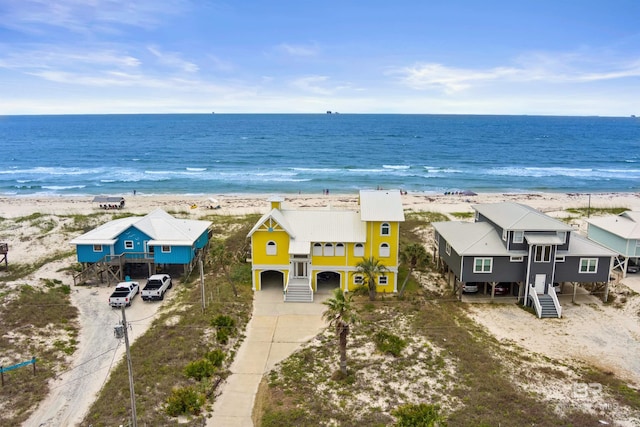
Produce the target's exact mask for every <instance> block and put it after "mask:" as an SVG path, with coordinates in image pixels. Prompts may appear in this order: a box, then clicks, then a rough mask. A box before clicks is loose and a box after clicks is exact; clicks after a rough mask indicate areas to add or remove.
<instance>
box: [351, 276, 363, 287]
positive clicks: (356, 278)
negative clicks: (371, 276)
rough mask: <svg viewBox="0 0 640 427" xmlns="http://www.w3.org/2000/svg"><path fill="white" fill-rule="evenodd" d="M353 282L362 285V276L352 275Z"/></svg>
mask: <svg viewBox="0 0 640 427" xmlns="http://www.w3.org/2000/svg"><path fill="white" fill-rule="evenodd" d="M353 283H354V284H356V285H362V284H363V283H364V277H363V276H362V275H360V274H356V275H355V276H353Z"/></svg>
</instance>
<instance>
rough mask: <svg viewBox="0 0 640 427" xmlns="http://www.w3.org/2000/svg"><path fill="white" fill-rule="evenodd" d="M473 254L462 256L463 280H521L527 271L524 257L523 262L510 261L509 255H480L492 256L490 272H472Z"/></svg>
mask: <svg viewBox="0 0 640 427" xmlns="http://www.w3.org/2000/svg"><path fill="white" fill-rule="evenodd" d="M474 258H476V257H475V256H473V257H472V256H467V257H465V258H464V266H463V272H462V281H463V282H521V281H522V280H523V279H524V277H525V275H526V272H527V264H526V259H527V258H526V257H525V259H524V261H523V262H511V261H509V259H510V258H509V257H481V258H493V268H492V271H491V273H474V272H473V265H474Z"/></svg>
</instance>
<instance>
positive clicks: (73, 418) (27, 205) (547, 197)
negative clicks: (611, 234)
mask: <svg viewBox="0 0 640 427" xmlns="http://www.w3.org/2000/svg"><path fill="white" fill-rule="evenodd" d="M210 197H211V198H215V199H217V201H218V204H219V205H220V208H219V209H210V208H209V206H210V205H212V202H211V201H209V198H210ZM269 197H270V195H267V194H258V195H208V196H190V195H171V196H168V195H161V196H144V195H136V196H133V195H129V196H126V197H125V198H126V205H125V207H124V209H123V210H122V211H121V212H122V213H134V214H147V213H149V212H151V211H152V210H154V209H157V208H162V209H164V210H166V211H167V212H169V213H177V212H179V213H181V214H188V215H189V216H190V217H192V218H193V219H198V218H202V217H205V216H206V217H207V219H209V220H212V221H214V222H215V215H245V214H262V213H265V212H268V210H269V203H268V201H267V199H268V198H269ZM284 198H285V201H286V203H287V205H289V206H292V207H304V208H318V209H321V208H322V209H324V208H326V207H327V206H332V207H334V208H355V207H356V206H357V194H356V193H354V194H332V195H309V194H293V195H284ZM402 199H403V204H404V208H405V211H406V212H412V211H415V212H418V211H430V212H439V213H443V214H447V215H449V216H451V214H452V213H457V212H473V209H472V207H471V206H472V205H473V204H476V203H494V202H500V201H506V200H509V201H515V202H520V203H523V204H526V205H529V206H531V207H534V208H536V209H539V210H541V211H543V212H545V213H547V214H549V215H551V216H555V217H567V216H569V214H568V213H567V212H565V211H564V210H565V209H567V208H587V207H589V206H590V207H591V208H612V207H623V208H627V209H629V210H640V193H601V194H591V195H589V194H565V193H530V194H503V193H484V194H478V195H476V196H464V195H429V194H406V195H403V196H402ZM92 200H93V197H91V196H83V197H80V196H77V197H65V196H59V197H57V196H56V197H53V196H52V197H0V217H2V218H4V219H8V220H10V219H16V218H20V217H26V216H29V215H34V214H42V215H50V216H52V218H54V221H55V222H56V223H57V224H59V225H60V224H62V223H64V221H65V217H67V218H68V217H69V216H71V215H75V214H81V215H88V214H92V213H95V212H101V211H103V209H101V208H100V207H99V206H98V204H95V203H92ZM114 212H118V211H117V210H116V211H114ZM451 217H452V216H451ZM452 219H453V217H452ZM7 222H8V223H10V224H11V226H10V227H6V226H3V227H0V242H4V243H8V244H9V257H8V258H9V263H10V264H11V263H12V262H16V263H30V262H35V261H37V260H39V259H42V258H44V257H46V256H47V255H51V254H54V253H56V252H59V251H61V250H71V249H73V247H72V246H71V245H68V243H67V242H68V240H70V239H69V237H68V236H67V235H64V234H62V231H60V233H56V231H55V230H54V231H53V232H47V233H42V231H41V230H40V229H38V228H37V227H34V226H33V224H32V222H31V221H20V222H16V221H7ZM0 224H2V221H0ZM574 225H575V226H576V227H577V228H578V229H579V230H581V231H583V232H584V231H585V230H586V223H585V221H584V219H579V220H577V221H576V223H575V224H574ZM58 228H60V227H58ZM78 234H79V233H78ZM428 234H430V233H428ZM73 237H76V236H72V237H71V238H73ZM430 249H431V248H429V250H428V251H429V252H431V250H430ZM72 262H75V257H69V258H67V259H63V260H60V261H56V262H54V263H50V264H47V265H45V266H43V267H42V268H41V269H39V270H38V271H36V272H35V273H33V274H31V275H30V276H29V277H26V278H23V279H20V280H19V281H17V282H15V283H7V284H5V285H3V286H4V287H8V288H11V287H13V286H18V285H20V284H22V283H33V284H37V283H39V281H40V279H41V278H47V279H59V280H62V281H63V283H66V284H69V285H73V283H72V280H71V279H70V277H69V276H68V275H67V274H65V273H63V272H60V269H61V268H63V267H67V266H68V265H69V263H72ZM0 274H2V273H1V272H0ZM639 276H640V275H639ZM616 286H617V288H616V287H615V286H614V292H615V291H616V289H618V290H619V291H621V292H627V291H628V290H629V288H635V289H634V290H635V291H636V292H640V277H639V278H637V279H636V278H635V277H631V278H629V279H625V281H623V282H622V283H617V284H616ZM107 292H108V290H106V289H95V288H94V289H91V290H87V289H75V290H74V292H72V301H73V302H74V304H77V305H78V307H79V309H80V318H79V324H80V325H81V328H82V329H81V331H80V335H79V347H78V351H77V352H76V353H75V355H74V356H73V357H72V360H70V365H72V366H73V365H80V364H81V363H82V361H81V360H79V358H80V359H82V358H83V357H86V358H89V357H90V356H91V354H93V353H95V351H96V350H95V346H96V345H99V344H101V345H102V346H106V349H107V350H108V349H109V346H111V347H112V346H113V343H111V344H108V345H107V344H104V342H102V343H101V341H104V336H105V334H109V333H110V331H106V332H105V330H104V328H103V327H102V328H101V330H90V328H88V327H86V326H84V325H92V324H94V325H95V324H96V320H95V316H96V313H95V304H101V303H102V302H103V301H106V295H107ZM583 298H585V301H586V302H585V301H581V302H580V304H579V305H575V306H571V307H569V308H567V309H566V311H565V319H557V321H556V322H555V323H553V324H551V323H550V322H546V321H541V320H538V319H535V318H534V317H533V316H530V315H528V314H527V313H525V312H524V311H523V310H520V309H518V308H516V307H515V306H513V305H508V306H507V305H505V306H504V307H500V308H498V309H490V310H483V308H482V306H481V305H478V306H477V307H474V308H473V309H472V310H471V313H472V316H473V318H474V319H475V320H476V321H477V322H479V323H480V324H482V325H484V326H485V327H486V328H487V330H489V331H490V332H491V333H493V334H494V335H495V336H496V337H497V338H498V339H499V340H507V341H510V342H516V343H517V344H518V345H520V346H522V347H524V348H526V349H527V350H529V351H533V352H536V353H540V354H543V355H545V356H547V357H550V358H556V359H567V358H573V359H575V360H580V361H582V362H585V363H591V364H595V365H596V366H598V367H601V368H603V369H607V370H611V371H613V372H615V373H616V375H619V376H620V377H621V378H624V379H626V380H628V381H630V382H633V383H636V384H638V383H640V366H639V365H640V364H639V363H636V362H634V361H635V360H637V355H638V354H640V323H639V322H638V311H639V309H640V297H639V296H637V295H635V296H633V295H631V296H629V297H628V298H627V302H626V305H625V306H624V308H623V309H620V308H615V307H613V306H612V305H603V304H602V303H601V302H600V301H599V300H598V299H597V298H596V297H593V296H589V295H585V296H584V297H583ZM104 304H106V302H105V303H104ZM134 305H135V304H134ZM137 306H140V307H141V308H139V310H144V311H140V312H139V313H133V312H132V319H134V320H135V319H147V320H146V321H145V322H140V323H138V324H137V325H136V326H135V331H134V337H133V338H134V339H135V337H137V336H140V335H141V334H143V333H144V332H145V331H146V328H147V327H148V326H149V325H150V324H151V322H152V320H153V315H154V314H155V311H154V310H157V308H155V309H154V308H152V307H158V305H155V306H152V305H142V304H137ZM142 307H144V308H142ZM131 308H135V307H133V306H132V307H131ZM127 316H129V314H127ZM514 316H515V317H514ZM516 317H517V318H518V319H519V320H518V322H514V318H516ZM103 320H104V322H107V323H108V324H109V325H110V324H112V323H115V322H116V321H117V320H118V316H116V315H114V314H113V313H109V314H108V315H107V317H105V318H104V319H103ZM505 324H508V325H509V327H508V328H505V327H504V325H505ZM595 325H597V326H595ZM550 336H553V337H554V338H555V341H554V342H553V344H550V342H549V339H548V338H549V337H550ZM621 337H623V338H624V340H625V341H624V345H621V344H620V342H619V340H620V339H621ZM525 338H526V339H525ZM89 349H91V351H89ZM122 350H123V349H122V348H119V349H118V352H117V354H116V360H117V358H120V357H121V354H122ZM112 355H113V353H112V352H111V353H108V356H109V359H111V357H112ZM1 362H8V363H10V362H13V361H12V360H1V358H0V363H1ZM108 362H109V360H107V361H104V362H100V363H101V365H99V366H97V367H96V368H95V371H96V372H94V374H92V375H85V374H82V375H78V373H77V372H75V371H73V370H70V371H68V372H66V373H63V374H62V375H61V376H59V377H58V378H57V379H56V380H53V381H52V384H51V393H50V395H49V397H48V398H47V400H46V401H45V402H43V403H42V404H41V405H40V407H39V408H38V410H37V411H36V412H35V413H34V414H33V416H32V417H31V418H30V420H29V422H28V423H27V424H28V425H40V424H41V423H45V424H44V425H54V424H55V425H62V424H65V425H75V424H77V423H79V422H80V421H81V420H82V418H83V416H84V414H85V413H86V412H87V410H88V409H89V406H90V404H91V402H92V401H93V399H94V397H95V394H96V393H97V392H98V391H99V390H100V388H101V386H102V384H103V383H104V381H105V380H106V378H107V376H108V373H109V370H110V367H111V366H110V364H109V363H108ZM74 375H76V376H78V379H77V380H76V379H74ZM74 390H75V391H74ZM46 423H49V424H46ZM60 423H62V424H60Z"/></svg>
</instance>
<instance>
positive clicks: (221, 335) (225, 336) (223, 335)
mask: <svg viewBox="0 0 640 427" xmlns="http://www.w3.org/2000/svg"><path fill="white" fill-rule="evenodd" d="M216 340H218V342H219V343H220V344H223V345H225V344H228V343H229V332H227V330H226V329H218V331H217V332H216Z"/></svg>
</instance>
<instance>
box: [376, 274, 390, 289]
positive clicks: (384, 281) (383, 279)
mask: <svg viewBox="0 0 640 427" xmlns="http://www.w3.org/2000/svg"><path fill="white" fill-rule="evenodd" d="M388 283H389V278H388V277H387V276H385V275H384V274H383V275H381V276H380V277H378V285H381V286H384V285H386V284H388Z"/></svg>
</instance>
